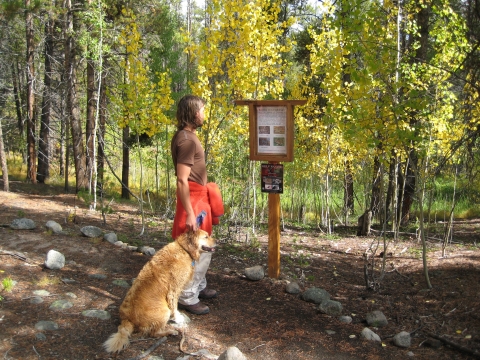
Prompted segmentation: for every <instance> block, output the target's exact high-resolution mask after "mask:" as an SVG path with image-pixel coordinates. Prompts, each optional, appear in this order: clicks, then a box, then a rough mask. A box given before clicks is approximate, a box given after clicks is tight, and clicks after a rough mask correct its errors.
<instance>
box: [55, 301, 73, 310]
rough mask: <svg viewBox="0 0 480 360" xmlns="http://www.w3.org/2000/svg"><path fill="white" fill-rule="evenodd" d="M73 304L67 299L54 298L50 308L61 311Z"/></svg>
mask: <svg viewBox="0 0 480 360" xmlns="http://www.w3.org/2000/svg"><path fill="white" fill-rule="evenodd" d="M72 306H73V304H72V303H71V302H70V301H68V300H56V301H54V302H53V303H52V305H50V310H55V311H61V310H67V309H70V308H71V307H72Z"/></svg>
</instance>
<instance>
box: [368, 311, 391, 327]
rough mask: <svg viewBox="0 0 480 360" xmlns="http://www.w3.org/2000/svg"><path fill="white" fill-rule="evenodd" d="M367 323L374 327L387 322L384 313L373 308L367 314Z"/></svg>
mask: <svg viewBox="0 0 480 360" xmlns="http://www.w3.org/2000/svg"><path fill="white" fill-rule="evenodd" d="M367 324H368V325H369V326H374V327H382V326H385V325H387V324H388V321H387V318H386V317H385V315H384V314H383V313H382V312H381V311H379V310H374V311H372V312H369V313H368V314H367Z"/></svg>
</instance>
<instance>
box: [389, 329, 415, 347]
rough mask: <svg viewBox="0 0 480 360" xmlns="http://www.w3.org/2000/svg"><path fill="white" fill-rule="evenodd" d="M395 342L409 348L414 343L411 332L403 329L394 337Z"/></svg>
mask: <svg viewBox="0 0 480 360" xmlns="http://www.w3.org/2000/svg"><path fill="white" fill-rule="evenodd" d="M393 343H394V344H395V345H396V346H398V347H403V348H408V347H410V345H411V344H412V337H411V336H410V333H409V332H406V331H402V332H399V333H398V334H396V335H395V336H394V337H393Z"/></svg>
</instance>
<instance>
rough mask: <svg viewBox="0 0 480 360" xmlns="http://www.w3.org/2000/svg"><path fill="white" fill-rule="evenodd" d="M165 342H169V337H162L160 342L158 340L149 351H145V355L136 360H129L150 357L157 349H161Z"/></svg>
mask: <svg viewBox="0 0 480 360" xmlns="http://www.w3.org/2000/svg"><path fill="white" fill-rule="evenodd" d="M165 341H167V337H166V336H164V337H162V338H161V339H160V340H158V341H157V342H156V343H155V344H153V345H152V346H150V347H149V348H148V349H147V351H145V352H144V353H143V354H141V355H138V356H136V357H134V358H130V359H128V360H140V359H143V358H146V357H147V356H148V355H150V353H151V352H152V351H153V350H155V349H156V348H157V347H159V346H160V345H162V344H163V343H164V342H165Z"/></svg>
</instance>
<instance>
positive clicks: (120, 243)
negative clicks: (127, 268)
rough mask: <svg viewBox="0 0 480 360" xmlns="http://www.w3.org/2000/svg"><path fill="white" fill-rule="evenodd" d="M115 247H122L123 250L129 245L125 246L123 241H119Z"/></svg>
mask: <svg viewBox="0 0 480 360" xmlns="http://www.w3.org/2000/svg"><path fill="white" fill-rule="evenodd" d="M113 245H115V246H118V247H121V248H122V249H126V248H127V246H128V244H125V243H124V242H122V241H117V242H116V243H115V244H113Z"/></svg>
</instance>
